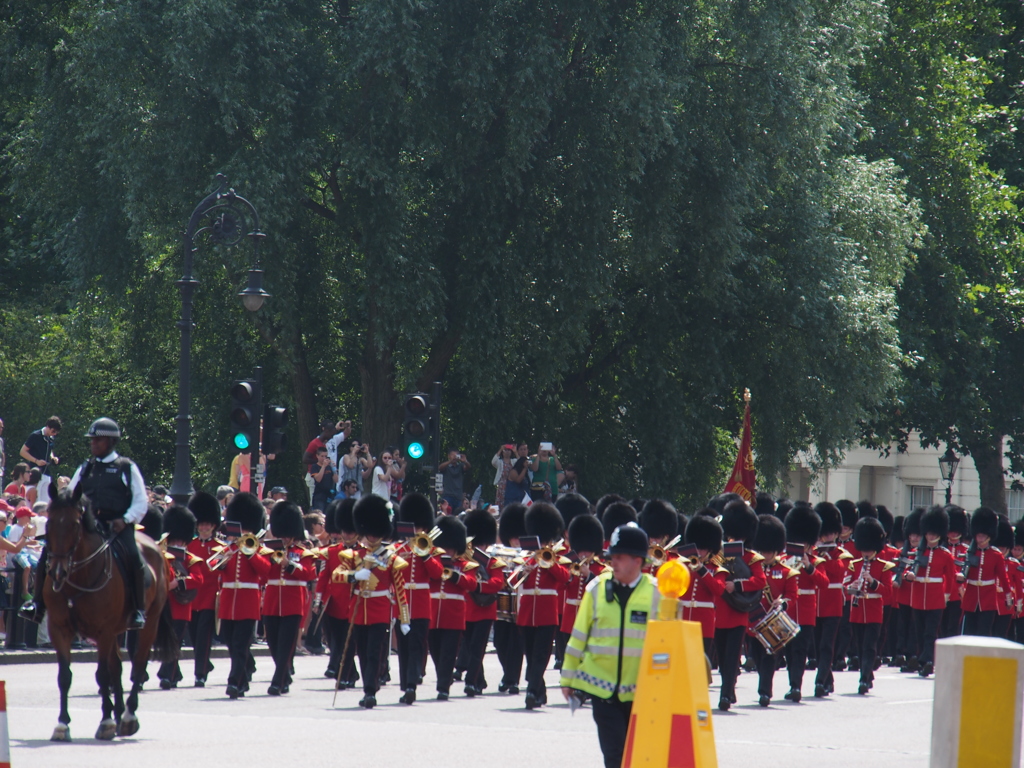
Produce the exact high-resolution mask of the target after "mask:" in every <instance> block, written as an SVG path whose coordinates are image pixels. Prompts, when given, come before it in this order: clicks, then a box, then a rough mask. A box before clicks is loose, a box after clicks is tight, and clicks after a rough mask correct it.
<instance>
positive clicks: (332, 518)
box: [324, 499, 342, 535]
mask: <svg viewBox="0 0 1024 768" xmlns="http://www.w3.org/2000/svg"><path fill="white" fill-rule="evenodd" d="M341 502H342V499H335V500H334V501H332V502H331V503H330V504H328V505H327V509H325V510H324V531H326V532H327V533H329V534H332V533H333V534H335V535H337V534H339V533H341V529H340V528H339V527H338V519H337V518H338V507H340V506H341Z"/></svg>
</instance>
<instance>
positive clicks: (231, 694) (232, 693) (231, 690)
mask: <svg viewBox="0 0 1024 768" xmlns="http://www.w3.org/2000/svg"><path fill="white" fill-rule="evenodd" d="M226 693H227V695H228V698H229V699H237V698H238V697H239V696H241V695H242V692H241V691H239V690H238V686H237V685H229V686H228V687H227V691H226Z"/></svg>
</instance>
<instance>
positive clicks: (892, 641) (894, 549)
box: [879, 515, 906, 667]
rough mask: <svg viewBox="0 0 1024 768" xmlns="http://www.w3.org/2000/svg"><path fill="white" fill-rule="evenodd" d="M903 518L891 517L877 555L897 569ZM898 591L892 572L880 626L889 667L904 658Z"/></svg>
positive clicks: (901, 661)
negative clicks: (885, 536) (890, 523)
mask: <svg viewBox="0 0 1024 768" xmlns="http://www.w3.org/2000/svg"><path fill="white" fill-rule="evenodd" d="M879 519H881V518H879ZM905 520H906V518H905V517H904V516H903V515H896V516H895V517H894V518H893V519H892V525H890V526H887V527H886V530H887V531H888V532H889V541H888V542H887V543H886V545H885V549H884V550H882V553H881V555H879V557H881V558H882V559H883V560H888V561H889V562H890V563H894V564H895V565H896V567H897V569H898V568H899V561H900V551H901V550H902V549H903V542H904V538H905V537H904V536H903V523H904V521H905ZM882 525H883V526H886V523H885V520H884V519H882ZM899 591H900V590H899V587H898V586H897V584H896V576H895V573H894V575H893V584H892V591H891V592H890V595H889V599H888V600H886V602H885V608H886V612H885V625H884V626H883V628H882V634H883V635H884V636H885V646H884V650H883V651H882V652H883V653H884V654H885V656H887V657H888V660H887V666H890V667H899V666H901V665H902V664H903V663H904V659H905V656H904V659H901V658H900V654H903V653H904V652H903V650H902V649H901V643H902V641H901V639H900V600H899Z"/></svg>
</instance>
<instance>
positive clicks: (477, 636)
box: [459, 619, 494, 691]
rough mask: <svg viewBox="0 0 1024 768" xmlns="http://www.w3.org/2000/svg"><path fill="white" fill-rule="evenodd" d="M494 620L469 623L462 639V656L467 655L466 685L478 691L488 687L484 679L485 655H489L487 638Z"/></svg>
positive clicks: (460, 652)
mask: <svg viewBox="0 0 1024 768" xmlns="http://www.w3.org/2000/svg"><path fill="white" fill-rule="evenodd" d="M492 624H494V620H493V619H484V620H483V621H467V622H466V633H465V635H463V637H462V651H459V656H462V653H463V651H465V654H466V678H465V679H466V685H472V686H473V687H474V688H476V689H477V690H478V691H482V690H483V689H484V688H486V687H487V680H485V679H484V654H486V653H487V638H488V637H490V635H491V625H492Z"/></svg>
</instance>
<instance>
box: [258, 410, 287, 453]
mask: <svg viewBox="0 0 1024 768" xmlns="http://www.w3.org/2000/svg"><path fill="white" fill-rule="evenodd" d="M287 423H288V409H287V408H286V407H285V406H283V405H268V406H267V407H266V408H264V409H263V444H262V445H261V446H260V450H261V451H262V452H263V454H264V455H266V456H270V455H271V454H278V453H281V451H283V450H284V444H285V440H286V439H287V438H286V435H285V434H284V428H285V425H286V424H287Z"/></svg>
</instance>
